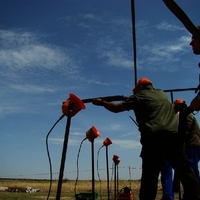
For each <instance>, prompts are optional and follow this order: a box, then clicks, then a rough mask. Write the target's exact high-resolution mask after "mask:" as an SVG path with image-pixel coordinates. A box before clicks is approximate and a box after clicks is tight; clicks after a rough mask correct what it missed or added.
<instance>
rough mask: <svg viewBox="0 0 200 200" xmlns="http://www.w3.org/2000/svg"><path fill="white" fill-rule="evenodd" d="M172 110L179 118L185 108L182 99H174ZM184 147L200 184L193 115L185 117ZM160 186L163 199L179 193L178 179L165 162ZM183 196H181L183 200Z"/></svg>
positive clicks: (199, 133)
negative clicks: (173, 193)
mask: <svg viewBox="0 0 200 200" xmlns="http://www.w3.org/2000/svg"><path fill="white" fill-rule="evenodd" d="M173 105H174V110H175V112H176V113H177V116H178V117H179V112H180V111H181V110H182V109H184V108H187V105H186V102H185V101H184V100H183V99H176V100H175V101H174V102H173ZM184 146H185V148H186V154H187V157H188V162H189V164H190V165H191V167H192V168H193V170H194V172H195V175H196V177H197V179H198V181H199V183H200V175H199V169H198V163H199V160H200V128H199V124H198V122H197V120H196V118H195V117H194V115H193V114H189V115H187V120H186V134H185V137H184ZM161 184H162V186H163V187H162V189H163V198H162V200H163V199H164V200H165V199H170V198H171V197H172V191H173V190H174V192H178V191H179V178H178V174H177V173H176V171H175V172H174V178H173V174H172V173H171V166H170V165H169V163H167V162H166V161H165V162H164V163H163V165H162V167H161ZM184 196H185V194H183V200H184V199H185V198H184Z"/></svg>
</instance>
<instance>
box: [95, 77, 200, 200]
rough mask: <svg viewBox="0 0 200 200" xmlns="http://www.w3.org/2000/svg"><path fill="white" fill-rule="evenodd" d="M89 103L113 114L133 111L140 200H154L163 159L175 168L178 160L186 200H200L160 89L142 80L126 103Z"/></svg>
mask: <svg viewBox="0 0 200 200" xmlns="http://www.w3.org/2000/svg"><path fill="white" fill-rule="evenodd" d="M93 104H94V105H97V106H102V107H104V108H105V109H107V110H108V111H110V112H114V113H119V112H124V111H130V110H133V111H134V114H135V116H136V121H137V123H138V125H139V131H140V142H141V144H142V149H141V158H142V174H141V183H140V192H139V199H140V200H155V198H156V194H157V184H158V177H159V173H160V169H161V165H162V162H163V160H164V159H166V160H167V161H168V162H169V163H170V165H171V166H172V167H173V168H174V169H176V168H178V166H179V163H178V160H179V157H181V161H182V163H181V173H180V179H181V182H182V185H183V188H184V190H185V191H187V194H188V196H187V198H188V200H200V184H199V182H198V180H197V179H196V177H195V174H194V171H193V170H192V168H191V167H190V166H189V164H188V162H187V156H186V153H185V152H184V151H182V153H181V155H180V154H179V149H178V148H177V146H178V145H177V143H178V118H177V116H176V113H175V111H174V107H173V105H172V103H171V102H170V101H169V99H168V97H167V95H166V93H165V92H164V91H163V90H161V89H156V88H154V87H153V84H152V82H151V81H150V80H149V79H148V78H146V77H144V78H141V79H140V80H139V81H138V82H137V84H136V86H135V88H134V89H133V95H131V96H129V97H128V98H127V99H126V100H124V101H122V102H120V103H113V102H107V101H104V100H102V99H100V98H97V99H94V100H93Z"/></svg>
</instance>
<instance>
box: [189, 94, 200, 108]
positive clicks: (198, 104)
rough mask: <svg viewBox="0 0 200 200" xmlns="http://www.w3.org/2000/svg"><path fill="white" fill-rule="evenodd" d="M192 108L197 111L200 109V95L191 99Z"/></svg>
mask: <svg viewBox="0 0 200 200" xmlns="http://www.w3.org/2000/svg"><path fill="white" fill-rule="evenodd" d="M190 108H191V109H192V110H195V111H199V110H200V97H199V96H198V95H197V96H196V97H195V98H194V99H193V100H192V101H191V103H190Z"/></svg>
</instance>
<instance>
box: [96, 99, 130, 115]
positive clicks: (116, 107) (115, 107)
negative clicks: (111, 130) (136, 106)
mask: <svg viewBox="0 0 200 200" xmlns="http://www.w3.org/2000/svg"><path fill="white" fill-rule="evenodd" d="M92 103H93V104H94V105H96V106H103V107H104V108H106V109H107V110H109V111H110V112H114V113H118V112H123V111H125V110H126V109H125V108H124V106H123V105H122V104H120V103H119V104H115V103H112V102H108V101H104V100H102V99H94V100H93V102H92Z"/></svg>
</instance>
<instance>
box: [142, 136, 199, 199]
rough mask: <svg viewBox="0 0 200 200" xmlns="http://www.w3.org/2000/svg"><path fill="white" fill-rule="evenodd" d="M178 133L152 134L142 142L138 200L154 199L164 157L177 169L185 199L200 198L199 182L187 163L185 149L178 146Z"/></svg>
mask: <svg viewBox="0 0 200 200" xmlns="http://www.w3.org/2000/svg"><path fill="white" fill-rule="evenodd" d="M178 143H179V141H178V134H174V133H173V134H169V133H168V134H164V135H163V134H162V137H160V136H159V135H156V136H154V137H153V136H152V137H151V138H149V139H148V141H147V142H146V143H145V142H144V143H143V145H142V151H141V158H142V174H141V185H140V192H139V199H140V200H155V198H156V194H157V184H158V177H159V173H160V169H161V166H162V162H163V160H164V159H166V160H167V161H168V162H169V164H170V165H171V166H172V168H173V169H174V170H177V171H179V177H180V181H181V183H182V185H183V189H184V192H185V194H187V196H186V197H185V199H187V200H200V184H199V181H198V179H197V178H196V176H195V173H194V171H193V169H192V167H191V166H190V165H189V163H188V158H187V155H186V150H185V149H184V148H182V149H181V151H180V148H179V145H177V144H178Z"/></svg>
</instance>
